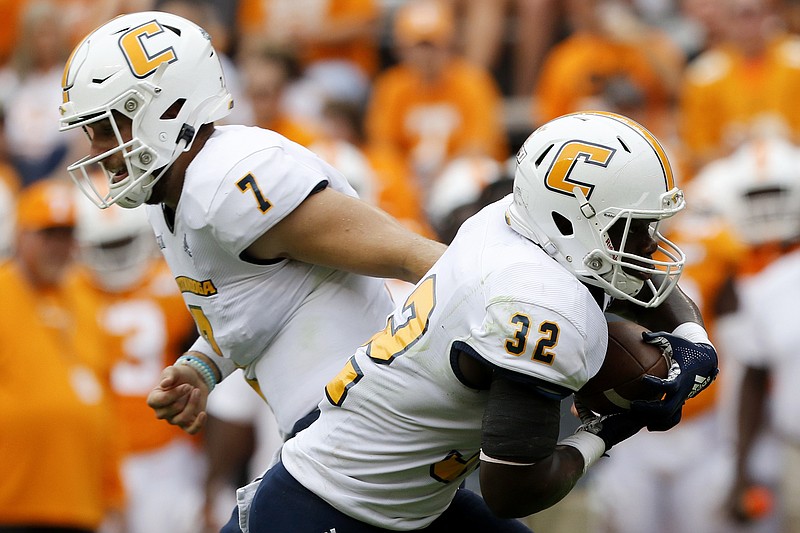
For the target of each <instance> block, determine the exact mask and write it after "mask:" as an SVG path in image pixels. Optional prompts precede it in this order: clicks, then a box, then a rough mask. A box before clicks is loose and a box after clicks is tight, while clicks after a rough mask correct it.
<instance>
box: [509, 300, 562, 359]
mask: <svg viewBox="0 0 800 533" xmlns="http://www.w3.org/2000/svg"><path fill="white" fill-rule="evenodd" d="M510 322H511V323H512V324H514V325H515V326H516V327H517V331H516V332H515V333H514V337H513V338H510V339H506V342H505V347H506V351H507V352H508V353H510V354H511V355H522V354H524V353H525V348H526V347H527V345H528V333H529V332H530V326H531V319H530V318H529V317H527V316H526V315H523V314H521V313H517V314H515V315H514V316H512V317H511V320H510ZM560 332H561V330H560V329H559V327H558V324H556V323H555V322H549V321H546V322H542V323H541V324H539V333H541V334H542V335H543V336H542V337H540V338H539V340H537V341H536V347H535V348H534V349H533V356H532V357H531V359H532V360H533V361H539V362H540V363H544V364H546V365H551V364H553V359H554V358H555V353H554V352H553V351H552V350H551V349H552V348H555V346H556V344H558V334H559V333H560Z"/></svg>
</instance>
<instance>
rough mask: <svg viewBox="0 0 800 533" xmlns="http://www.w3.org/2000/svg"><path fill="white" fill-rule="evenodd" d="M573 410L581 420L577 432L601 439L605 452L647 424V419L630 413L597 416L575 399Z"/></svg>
mask: <svg viewBox="0 0 800 533" xmlns="http://www.w3.org/2000/svg"><path fill="white" fill-rule="evenodd" d="M574 402H575V410H576V411H577V412H578V416H579V417H580V419H581V422H583V424H581V426H580V427H579V428H578V431H588V432H589V433H592V434H594V435H597V436H598V437H600V438H601V439H603V443H604V444H605V446H606V451H608V450H610V449H611V448H612V447H613V446H614V445H616V444H619V443H620V442H622V441H624V440H625V439H628V438H630V437H632V436H633V435H635V434H637V433H638V432H639V430H641V429H642V428H643V427H644V426H645V425H646V424H647V417H646V416H644V415H642V414H640V413H635V412H632V411H626V412H624V413H614V414H611V415H602V416H600V415H597V414H596V413H594V412H593V411H591V410H590V409H588V408H587V407H585V406H584V405H583V404H581V403H580V401H579V400H578V399H577V398H575V399H574Z"/></svg>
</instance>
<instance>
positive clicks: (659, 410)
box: [631, 331, 719, 431]
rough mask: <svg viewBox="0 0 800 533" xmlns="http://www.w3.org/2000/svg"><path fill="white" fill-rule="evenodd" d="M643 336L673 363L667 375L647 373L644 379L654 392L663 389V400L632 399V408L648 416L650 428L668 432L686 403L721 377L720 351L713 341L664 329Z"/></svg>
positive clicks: (648, 427)
mask: <svg viewBox="0 0 800 533" xmlns="http://www.w3.org/2000/svg"><path fill="white" fill-rule="evenodd" d="M642 338H643V339H644V341H645V342H648V343H650V344H655V345H657V346H659V347H660V348H661V349H662V350H664V352H665V353H666V354H667V355H668V356H669V357H670V359H671V360H672V365H671V367H670V370H669V374H668V375H667V377H666V378H659V377H656V376H650V375H646V376H644V377H643V379H642V381H643V382H644V383H645V384H646V385H648V386H649V387H651V388H652V390H653V391H654V392H656V393H658V392H660V393H661V394H662V395H663V397H662V399H661V400H656V401H643V400H637V401H634V402H631V411H633V412H637V413H640V414H642V415H645V416H646V417H647V418H648V423H647V429H649V430H650V431H666V430H667V429H670V428H671V427H673V426H675V425H676V424H677V423H678V422H679V421H680V419H681V409H682V407H683V404H684V402H686V400H688V399H689V398H693V397H694V396H697V395H698V394H699V393H700V392H701V391H702V390H704V389H705V388H706V387H708V386H709V385H711V382H712V381H714V378H716V377H717V373H718V372H719V368H718V367H717V365H718V359H717V352H716V350H715V349H714V347H713V346H711V345H710V344H705V343H694V342H691V341H688V340H686V339H684V338H683V337H678V336H676V335H672V334H669V333H666V332H663V331H659V332H653V333H649V332H644V333H642Z"/></svg>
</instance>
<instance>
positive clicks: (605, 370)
mask: <svg viewBox="0 0 800 533" xmlns="http://www.w3.org/2000/svg"><path fill="white" fill-rule="evenodd" d="M644 331H647V329H646V328H644V327H643V326H640V325H639V324H636V323H635V322H630V321H628V320H615V321H612V322H609V323H608V350H607V351H606V358H605V360H604V361H603V366H602V367H601V368H600V371H599V372H598V373H597V374H596V375H595V376H594V377H592V378H591V379H590V380H589V381H587V382H586V384H585V385H584V386H583V387H582V388H581V389H580V390H579V391H578V392H576V393H575V397H576V398H577V399H578V400H579V401H580V402H581V403H582V404H583V405H584V406H586V407H588V408H589V409H591V410H592V411H594V412H595V413H597V414H600V415H608V414H612V413H621V412H624V411H625V410H627V409H630V406H631V401H632V400H658V399H659V396H658V395H657V394H656V395H654V394H653V393H652V392H650V391H649V390H648V389H647V388H646V387H645V385H644V384H643V383H642V376H644V375H645V374H650V375H652V376H656V377H660V378H665V377H667V373H668V372H669V361H668V358H667V356H666V355H665V354H663V353H662V352H661V349H660V348H659V347H658V346H655V345H653V344H648V343H646V342H644V340H642V332H644Z"/></svg>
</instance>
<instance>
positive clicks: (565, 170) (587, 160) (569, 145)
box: [544, 140, 616, 199]
mask: <svg viewBox="0 0 800 533" xmlns="http://www.w3.org/2000/svg"><path fill="white" fill-rule="evenodd" d="M615 152H616V150H615V149H613V148H609V147H608V146H602V145H600V144H593V143H589V142H585V141H577V140H576V141H569V142H566V143H564V144H563V145H562V146H561V148H560V149H559V150H558V153H557V154H556V158H555V159H554V160H553V164H552V165H550V169H549V170H548V171H547V177H546V178H545V182H544V184H545V186H546V187H547V188H548V189H550V190H551V191H555V192H558V193H561V194H568V195H569V196H574V195H575V193H573V192H572V190H573V189H574V188H575V187H578V188H580V189H581V191H583V194H584V195H585V196H586V198H587V199H588V198H589V197H590V196H591V195H592V190H593V189H594V185H592V184H589V183H583V182H581V181H578V180H576V179H574V178H572V177H571V176H570V175H571V174H572V172H573V170H575V166H576V165H577V164H578V163H584V164H587V165H599V166H601V167H606V166H608V163H609V162H610V161H611V158H612V157H613V156H614V153H615Z"/></svg>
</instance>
